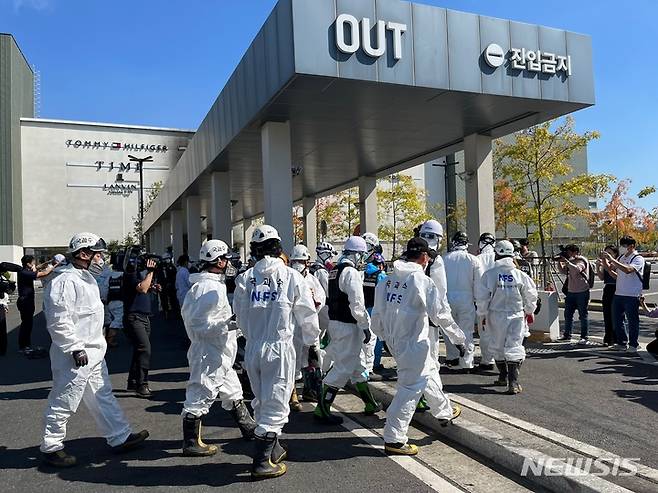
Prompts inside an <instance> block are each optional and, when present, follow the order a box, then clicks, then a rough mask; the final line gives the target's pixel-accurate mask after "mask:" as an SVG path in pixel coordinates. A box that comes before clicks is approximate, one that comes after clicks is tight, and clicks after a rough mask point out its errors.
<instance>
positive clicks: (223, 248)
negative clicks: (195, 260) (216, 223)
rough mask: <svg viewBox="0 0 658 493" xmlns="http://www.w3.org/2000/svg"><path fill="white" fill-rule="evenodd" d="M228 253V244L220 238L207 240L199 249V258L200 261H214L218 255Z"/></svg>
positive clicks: (222, 255) (221, 255) (223, 255)
mask: <svg viewBox="0 0 658 493" xmlns="http://www.w3.org/2000/svg"><path fill="white" fill-rule="evenodd" d="M228 253H229V251H228V245H227V244H226V243H224V242H223V241H222V240H208V241H206V242H205V243H204V244H203V246H202V247H201V250H200V251H199V260H201V261H202V262H214V261H215V260H217V259H218V258H220V257H225V256H226V255H228Z"/></svg>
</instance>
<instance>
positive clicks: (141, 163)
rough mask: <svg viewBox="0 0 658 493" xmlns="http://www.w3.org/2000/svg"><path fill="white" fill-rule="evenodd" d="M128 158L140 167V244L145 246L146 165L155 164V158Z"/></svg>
mask: <svg viewBox="0 0 658 493" xmlns="http://www.w3.org/2000/svg"><path fill="white" fill-rule="evenodd" d="M128 158H129V159H130V161H131V162H133V163H137V166H139V243H140V245H141V246H144V244H145V241H144V163H151V162H153V156H147V157H141V158H140V157H135V156H130V155H128Z"/></svg>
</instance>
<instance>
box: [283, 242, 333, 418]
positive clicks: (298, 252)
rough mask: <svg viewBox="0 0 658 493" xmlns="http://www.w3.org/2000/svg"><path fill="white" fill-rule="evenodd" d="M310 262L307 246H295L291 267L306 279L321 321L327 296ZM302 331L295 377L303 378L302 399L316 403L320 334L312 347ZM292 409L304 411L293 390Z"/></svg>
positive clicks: (297, 344) (297, 337)
mask: <svg viewBox="0 0 658 493" xmlns="http://www.w3.org/2000/svg"><path fill="white" fill-rule="evenodd" d="M310 261H311V254H310V253H309V251H308V248H306V246H305V245H295V247H294V248H293V249H292V253H291V254H290V267H292V268H293V269H295V270H296V271H297V272H299V273H300V274H301V275H302V276H303V277H304V282H305V283H306V287H307V289H308V290H309V291H310V292H311V296H312V297H313V302H314V303H315V309H316V311H317V312H318V320H319V314H320V312H321V311H322V310H323V309H324V307H325V305H326V302H327V296H326V294H325V291H324V288H323V287H322V284H320V281H319V280H318V278H317V277H315V276H314V275H312V274H310V273H309V264H310ZM307 328H308V326H307ZM301 329H302V328H298V327H297V326H295V338H294V343H295V354H296V355H297V358H296V362H295V377H296V378H299V377H303V380H304V390H303V392H302V397H303V398H304V400H305V401H309V402H314V401H317V399H318V397H319V395H318V392H317V389H316V387H317V386H318V385H317V384H319V382H317V384H311V380H312V379H313V378H314V377H315V376H316V375H315V373H316V370H315V368H317V369H321V368H322V354H321V352H320V351H319V348H320V334H319V333H318V334H317V336H316V339H315V342H314V343H313V344H312V345H306V344H304V343H303V341H304V334H303V333H302V330H301ZM309 372H313V373H314V375H308V373H309ZM318 380H319V379H318ZM290 407H291V409H292V410H293V411H301V410H302V406H301V404H300V403H299V399H298V398H297V392H296V390H293V392H292V398H291V399H290Z"/></svg>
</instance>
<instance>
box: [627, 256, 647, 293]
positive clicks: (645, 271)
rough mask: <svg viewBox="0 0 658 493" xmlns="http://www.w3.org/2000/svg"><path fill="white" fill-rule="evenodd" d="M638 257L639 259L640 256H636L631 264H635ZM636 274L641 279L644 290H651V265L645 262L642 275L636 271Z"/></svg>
mask: <svg viewBox="0 0 658 493" xmlns="http://www.w3.org/2000/svg"><path fill="white" fill-rule="evenodd" d="M636 257H639V255H635V256H634V257H633V258H631V261H630V263H633V260H635V258H636ZM620 258H621V257H620ZM635 274H637V277H639V278H640V281H641V282H642V290H643V291H646V290H647V289H649V285H650V284H651V264H650V263H649V262H647V261H646V260H645V261H644V269H643V270H642V274H640V273H639V272H638V271H635Z"/></svg>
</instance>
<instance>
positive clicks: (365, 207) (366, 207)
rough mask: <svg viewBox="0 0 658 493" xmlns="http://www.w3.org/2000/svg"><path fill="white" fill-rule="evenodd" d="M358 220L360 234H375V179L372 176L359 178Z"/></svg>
mask: <svg viewBox="0 0 658 493" xmlns="http://www.w3.org/2000/svg"><path fill="white" fill-rule="evenodd" d="M359 220H360V224H361V234H363V233H374V234H377V230H378V229H379V223H378V221H377V178H375V177H374V176H361V177H359Z"/></svg>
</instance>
